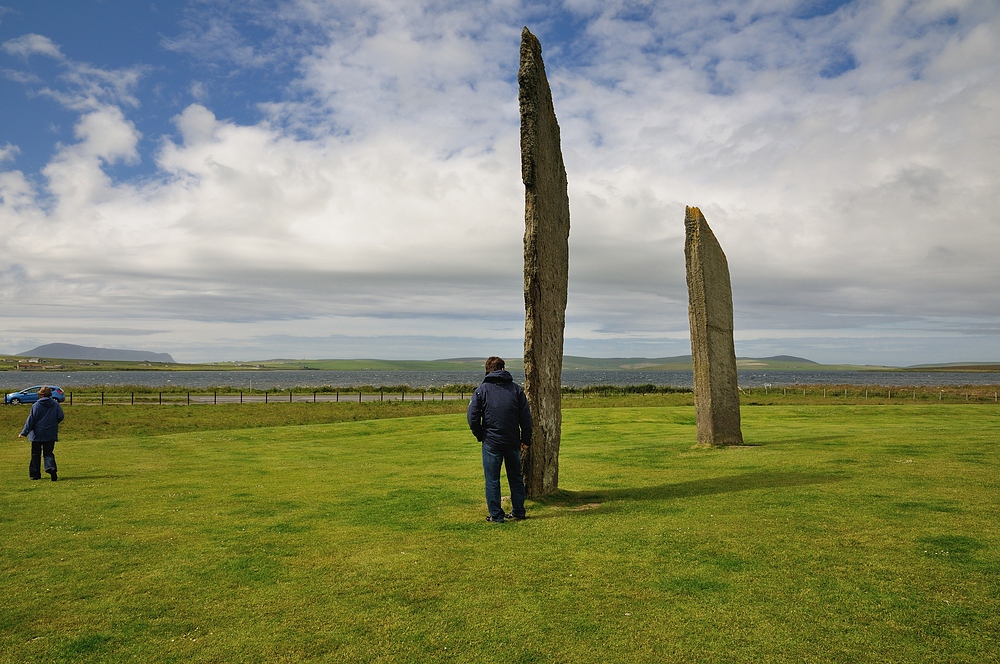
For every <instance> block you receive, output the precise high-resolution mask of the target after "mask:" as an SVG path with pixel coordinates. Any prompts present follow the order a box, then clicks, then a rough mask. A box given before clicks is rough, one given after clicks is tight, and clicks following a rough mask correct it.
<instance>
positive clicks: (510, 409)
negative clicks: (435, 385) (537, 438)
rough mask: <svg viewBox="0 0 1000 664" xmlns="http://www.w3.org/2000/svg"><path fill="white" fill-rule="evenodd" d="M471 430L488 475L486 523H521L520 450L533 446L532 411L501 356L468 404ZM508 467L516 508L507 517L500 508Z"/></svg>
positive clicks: (490, 365) (488, 368) (491, 360)
mask: <svg viewBox="0 0 1000 664" xmlns="http://www.w3.org/2000/svg"><path fill="white" fill-rule="evenodd" d="M468 419H469V428H470V429H472V434H473V435H474V436H475V437H476V440H478V441H479V442H481V443H482V444H483V474H484V475H485V476H486V509H487V510H489V513H490V514H489V516H488V517H486V520H487V521H492V522H493V523H503V521H504V519H505V518H507V519H517V520H521V519H524V518H525V517H526V515H525V513H524V480H523V478H522V477H521V454H520V453H521V451H522V450H525V449H527V447H528V446H529V445H531V411H530V410H529V408H528V399H527V397H525V396H524V390H522V389H521V387H520V386H519V385H517V384H516V383H515V382H514V378H513V376H511V375H510V373H509V372H507V371H505V370H504V362H503V360H501V359H500V358H499V357H491V358H489V359H487V360H486V378H484V379H483V382H482V384H481V385H480V386H479V387H477V388H476V391H475V392H473V393H472V400H471V401H469V412H468ZM501 465H504V466H506V467H507V483H508V484H510V502H511V504H512V505H513V509H512V511H511V513H510V514H504V512H503V508H502V507H500V466H501Z"/></svg>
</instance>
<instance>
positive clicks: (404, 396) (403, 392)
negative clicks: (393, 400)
mask: <svg viewBox="0 0 1000 664" xmlns="http://www.w3.org/2000/svg"><path fill="white" fill-rule="evenodd" d="M399 400H400V401H406V390H403V391H402V392H401V393H400V395H399Z"/></svg>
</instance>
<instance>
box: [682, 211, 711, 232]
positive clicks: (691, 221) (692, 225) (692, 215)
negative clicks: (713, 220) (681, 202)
mask: <svg viewBox="0 0 1000 664" xmlns="http://www.w3.org/2000/svg"><path fill="white" fill-rule="evenodd" d="M699 223H705V224H707V223H708V222H707V221H705V215H703V214H702V213H701V210H700V209H699V208H696V207H689V206H685V207H684V228H686V229H688V232H689V233H690V232H692V231H694V230H695V229H696V228H697V226H698V224H699Z"/></svg>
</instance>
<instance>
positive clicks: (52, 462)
mask: <svg viewBox="0 0 1000 664" xmlns="http://www.w3.org/2000/svg"><path fill="white" fill-rule="evenodd" d="M55 446H56V441H54V440H33V441H31V463H30V464H29V465H28V474H29V475H31V478H32V479H38V478H40V477H41V476H42V471H41V467H40V466H41V461H42V459H43V458H44V459H45V472H47V473H49V474H52V473H54V472H56V456H55V454H53V453H52V448H54V447H55Z"/></svg>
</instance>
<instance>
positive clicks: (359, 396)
mask: <svg viewBox="0 0 1000 664" xmlns="http://www.w3.org/2000/svg"><path fill="white" fill-rule="evenodd" d="M358 403H361V390H358Z"/></svg>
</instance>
